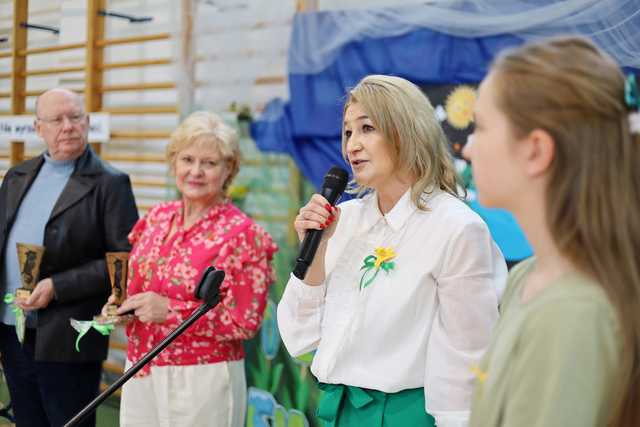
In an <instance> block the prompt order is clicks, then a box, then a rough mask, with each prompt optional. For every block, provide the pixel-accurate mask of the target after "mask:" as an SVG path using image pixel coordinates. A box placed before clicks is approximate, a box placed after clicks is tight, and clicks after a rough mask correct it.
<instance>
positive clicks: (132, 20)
mask: <svg viewBox="0 0 640 427" xmlns="http://www.w3.org/2000/svg"><path fill="white" fill-rule="evenodd" d="M98 15H99V16H111V17H113V18H120V19H126V20H128V21H129V23H130V24H139V23H141V22H149V21H153V16H132V15H126V14H124V13H118V12H109V11H107V10H104V9H101V10H99V11H98Z"/></svg>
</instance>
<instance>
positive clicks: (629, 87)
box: [624, 74, 640, 110]
mask: <svg viewBox="0 0 640 427" xmlns="http://www.w3.org/2000/svg"><path fill="white" fill-rule="evenodd" d="M624 102H625V103H626V104H627V107H629V108H630V109H632V110H639V109H640V96H639V95H638V84H637V83H636V76H635V74H629V75H628V76H627V79H626V80H625V81H624Z"/></svg>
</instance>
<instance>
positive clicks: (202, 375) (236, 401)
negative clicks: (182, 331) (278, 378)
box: [120, 360, 247, 427]
mask: <svg viewBox="0 0 640 427" xmlns="http://www.w3.org/2000/svg"><path fill="white" fill-rule="evenodd" d="M129 366H131V362H129V361H128V360H127V363H126V365H125V368H126V369H129ZM246 406H247V384H246V379H245V375H244V360H240V361H233V362H220V363H212V364H208V365H192V366H154V367H152V368H151V375H147V376H146V377H142V378H136V377H134V378H132V379H130V380H129V381H127V382H126V383H125V385H124V387H123V388H122V398H121V401H120V426H121V427H242V426H244V417H245V411H246Z"/></svg>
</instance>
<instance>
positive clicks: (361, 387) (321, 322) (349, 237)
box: [278, 76, 506, 427]
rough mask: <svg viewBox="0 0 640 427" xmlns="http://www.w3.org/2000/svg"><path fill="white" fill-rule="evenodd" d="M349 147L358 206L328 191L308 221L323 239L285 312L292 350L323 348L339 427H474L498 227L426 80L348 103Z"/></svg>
mask: <svg viewBox="0 0 640 427" xmlns="http://www.w3.org/2000/svg"><path fill="white" fill-rule="evenodd" d="M343 118H344V121H343V125H342V126H343V129H342V150H343V154H344V156H345V158H346V159H347V161H348V162H349V164H350V165H351V168H352V171H353V178H354V181H353V182H352V183H351V185H350V191H351V192H353V193H355V194H357V198H355V199H354V200H350V201H348V202H345V203H342V204H340V205H339V206H338V207H333V206H332V205H331V204H330V203H329V202H328V201H327V200H326V199H325V198H324V197H323V196H322V195H320V194H315V195H313V196H312V197H311V200H309V202H308V203H307V204H306V205H305V206H304V207H302V208H301V209H300V212H299V214H298V216H297V217H296V219H295V224H294V225H295V228H296V230H297V232H298V236H299V237H300V239H301V240H303V238H304V236H305V234H306V233H307V232H308V231H309V230H323V233H322V238H321V241H320V244H319V245H318V249H317V251H316V253H315V257H314V258H313V262H312V263H311V265H310V266H309V269H308V271H307V272H306V275H304V279H302V280H301V279H299V278H297V277H295V276H294V275H292V276H291V279H290V280H289V282H288V284H287V287H286V290H285V292H284V295H283V297H282V300H281V301H280V304H279V306H278V325H279V327H280V333H281V336H282V339H283V341H284V343H285V345H286V347H287V349H288V351H289V352H290V353H291V354H292V355H294V356H298V355H301V354H304V353H307V352H310V351H312V350H315V351H316V353H315V356H314V359H313V364H312V366H311V371H312V373H313V374H314V375H315V376H316V377H317V379H318V381H319V382H320V388H321V389H322V390H324V391H325V393H323V397H322V399H321V401H320V403H319V407H318V414H317V415H318V417H319V418H320V419H321V420H322V421H323V422H324V425H328V426H364V425H366V426H382V425H383V419H384V425H385V426H407V425H411V426H434V425H435V424H436V421H437V425H438V426H439V427H452V426H453V427H457V426H466V424H467V419H468V411H469V406H470V396H471V390H472V383H473V378H474V374H473V367H474V366H475V364H476V363H477V362H478V361H479V359H480V357H481V356H482V354H483V352H484V350H485V348H486V346H487V344H488V343H489V336H490V333H491V330H492V328H493V326H494V324H495V323H496V320H497V317H498V293H497V291H496V289H498V288H499V287H500V286H501V284H502V283H503V282H504V280H505V277H506V266H505V263H504V259H503V257H502V254H501V253H500V251H499V250H498V248H497V246H496V245H495V243H494V242H493V240H492V239H491V236H490V234H489V231H488V229H487V226H486V225H485V224H484V223H483V222H482V220H481V219H480V218H479V217H478V216H477V215H476V214H475V213H474V212H472V211H471V209H469V208H468V207H467V206H466V205H465V203H464V202H463V201H462V200H461V196H460V195H459V194H458V188H459V186H458V182H457V178H456V172H455V170H454V167H453V162H452V159H451V156H450V154H449V152H448V148H447V140H446V137H445V135H444V132H443V131H442V128H441V127H440V125H439V123H438V121H437V119H436V117H435V115H434V111H433V108H432V106H431V104H430V103H429V100H428V99H427V98H426V96H425V95H424V94H423V93H422V92H421V91H420V89H419V88H418V87H416V86H415V85H413V84H412V83H410V82H408V81H406V80H404V79H401V78H398V77H391V76H368V77H366V78H364V79H363V80H362V81H361V82H360V83H359V84H358V85H357V86H356V87H355V88H354V89H353V90H351V91H350V92H349V94H348V99H347V102H346V105H345V107H344V117H343Z"/></svg>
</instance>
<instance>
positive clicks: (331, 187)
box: [293, 166, 349, 280]
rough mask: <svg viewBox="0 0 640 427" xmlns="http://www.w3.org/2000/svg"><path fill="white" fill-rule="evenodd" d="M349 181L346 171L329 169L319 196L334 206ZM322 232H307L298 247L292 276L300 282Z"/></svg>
mask: <svg viewBox="0 0 640 427" xmlns="http://www.w3.org/2000/svg"><path fill="white" fill-rule="evenodd" d="M348 180H349V174H348V173H347V171H346V170H344V169H342V168H339V167H337V166H334V167H332V168H331V169H329V172H327V174H326V175H325V176H324V182H323V183H322V189H321V190H320V194H321V195H322V196H324V198H325V199H327V201H328V202H329V203H330V204H331V206H334V205H335V204H336V202H337V201H338V199H339V198H340V196H341V195H342V192H343V191H344V189H345V188H346V187H347V181H348ZM323 232H324V230H309V231H307V233H306V234H305V236H304V240H303V241H302V245H300V254H299V255H298V258H297V259H296V266H295V268H294V269H293V275H294V276H296V277H297V278H298V279H300V280H304V276H306V274H307V269H309V266H310V265H311V262H312V261H313V257H314V256H315V255H316V251H317V250H318V246H320V241H321V239H322V233H323Z"/></svg>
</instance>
